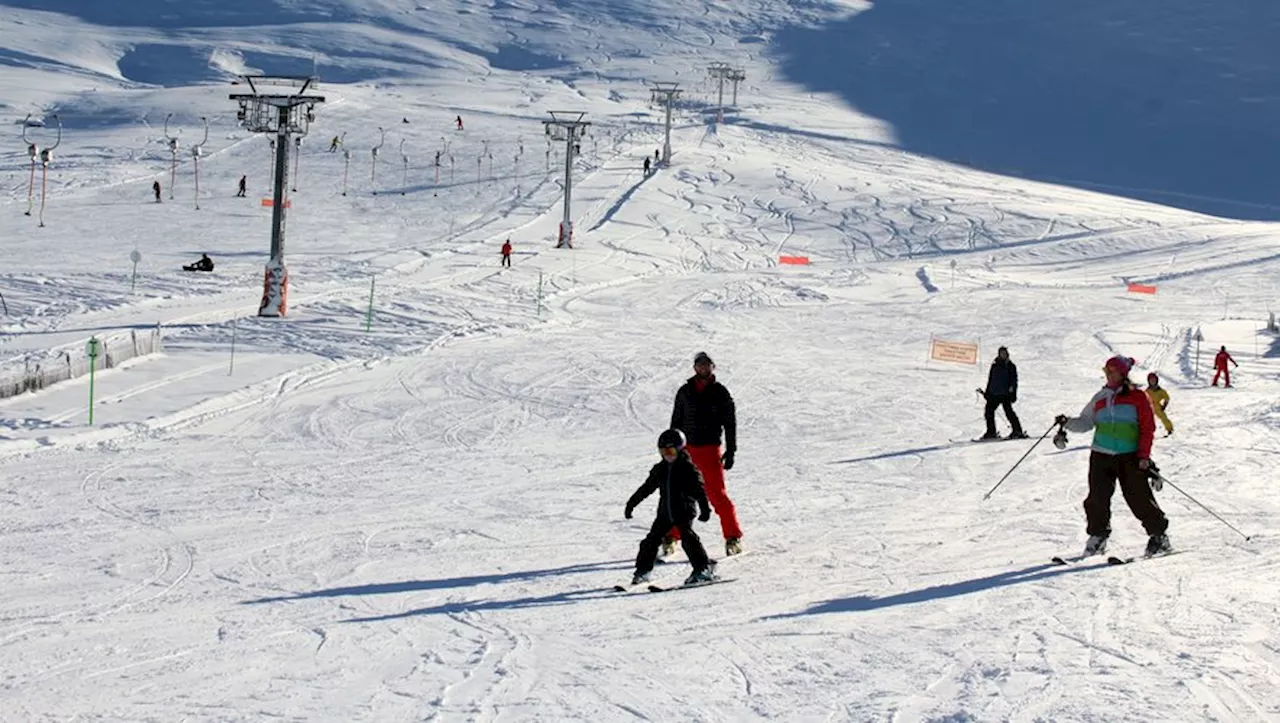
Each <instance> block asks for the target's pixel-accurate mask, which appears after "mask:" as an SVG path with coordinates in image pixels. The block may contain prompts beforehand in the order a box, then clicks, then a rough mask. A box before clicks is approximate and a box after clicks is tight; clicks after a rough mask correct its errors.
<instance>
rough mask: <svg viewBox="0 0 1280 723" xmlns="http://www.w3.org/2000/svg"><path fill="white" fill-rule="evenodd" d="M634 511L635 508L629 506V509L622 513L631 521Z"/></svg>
mask: <svg viewBox="0 0 1280 723" xmlns="http://www.w3.org/2000/svg"><path fill="white" fill-rule="evenodd" d="M634 509H635V508H634V507H632V506H631V505H627V509H626V510H624V511H623V513H622V515H623V517H626V518H627V519H628V520H629V519H631V512H632V511H633V510H634Z"/></svg>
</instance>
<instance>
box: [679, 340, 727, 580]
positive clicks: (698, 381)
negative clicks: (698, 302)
mask: <svg viewBox="0 0 1280 723" xmlns="http://www.w3.org/2000/svg"><path fill="white" fill-rule="evenodd" d="M715 368H716V365H715V363H713V362H712V361H711V357H709V356H707V353H706V352H705V351H701V352H698V354H697V356H695V357H694V358H693V376H692V377H690V378H689V380H688V381H686V382H685V383H684V385H683V386H681V387H680V389H679V391H677V392H676V400H675V406H674V408H673V409H672V410H671V428H672V429H679V430H680V431H682V432H684V435H685V437H686V438H687V439H688V440H689V441H688V445H687V446H686V447H685V449H687V450H688V451H689V456H690V457H692V458H693V464H694V466H696V467H697V468H698V471H700V472H702V479H703V482H704V484H705V485H706V489H707V500H708V501H709V502H710V503H711V507H712V509H714V510H715V511H716V516H717V517H719V518H720V530H721V532H723V533H724V554H726V555H736V554H738V553H740V552H742V528H741V527H740V526H739V525H738V513H737V511H736V510H735V509H734V507H733V500H731V499H729V494H728V492H726V491H725V486H724V473H725V471H726V470H731V469H733V455H734V453H735V452H736V451H737V450H738V420H737V411H736V409H735V407H734V403H733V396H732V395H730V394H729V390H728V389H726V388H725V386H724V385H723V384H721V383H720V382H718V381H716V376H715V373H714V372H715ZM722 429H723V430H724V453H723V454H721V452H720V432H721V430H722ZM679 539H680V531H679V530H675V529H673V530H672V531H671V533H670V534H669V535H668V536H667V537H666V539H664V540H663V543H662V547H663V552H664V553H665V554H670V553H671V552H674V550H675V543H676V541H677V540H679Z"/></svg>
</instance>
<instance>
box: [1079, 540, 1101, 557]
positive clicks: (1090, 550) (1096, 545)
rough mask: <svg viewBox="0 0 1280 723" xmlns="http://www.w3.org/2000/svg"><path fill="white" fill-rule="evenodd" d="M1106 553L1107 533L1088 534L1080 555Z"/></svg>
mask: <svg viewBox="0 0 1280 723" xmlns="http://www.w3.org/2000/svg"><path fill="white" fill-rule="evenodd" d="M1106 553H1107V535H1089V541H1088V542H1086V543H1084V554H1083V555H1082V557H1089V556H1091V555H1105V554H1106Z"/></svg>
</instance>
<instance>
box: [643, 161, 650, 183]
mask: <svg viewBox="0 0 1280 723" xmlns="http://www.w3.org/2000/svg"><path fill="white" fill-rule="evenodd" d="M649 168H650V162H649V157H648V156H645V157H644V177H645V178H648V177H649Z"/></svg>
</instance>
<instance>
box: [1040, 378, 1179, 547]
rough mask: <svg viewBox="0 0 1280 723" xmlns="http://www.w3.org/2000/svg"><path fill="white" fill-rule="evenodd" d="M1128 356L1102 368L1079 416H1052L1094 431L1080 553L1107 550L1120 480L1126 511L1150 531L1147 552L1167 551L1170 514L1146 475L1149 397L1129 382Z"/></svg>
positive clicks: (1151, 420) (1151, 422) (1151, 418)
mask: <svg viewBox="0 0 1280 723" xmlns="http://www.w3.org/2000/svg"><path fill="white" fill-rule="evenodd" d="M1133 364H1134V362H1133V360H1132V359H1129V358H1127V357H1122V356H1113V357H1111V358H1110V359H1108V360H1107V363H1106V365H1105V366H1104V367H1103V372H1104V373H1105V374H1106V376H1107V384H1106V386H1104V387H1103V388H1102V390H1101V391H1099V392H1098V393H1097V394H1095V395H1093V398H1092V399H1090V400H1089V403H1088V404H1086V405H1085V406H1084V409H1083V410H1081V412H1080V416H1078V417H1068V416H1066V415H1065V414H1060V415H1058V417H1057V418H1056V419H1055V420H1054V421H1056V422H1057V423H1058V425H1059V426H1061V427H1063V428H1065V429H1067V430H1070V431H1072V432H1087V431H1089V430H1090V429H1092V430H1094V433H1093V445H1092V450H1093V451H1092V452H1090V454H1089V495H1088V497H1086V498H1085V501H1084V512H1085V517H1086V519H1087V532H1088V533H1089V540H1088V542H1086V543H1085V546H1084V554H1085V555H1086V556H1088V555H1101V554H1103V553H1105V552H1106V551H1107V538H1108V537H1110V536H1111V497H1112V495H1114V494H1115V491H1116V481H1117V480H1118V481H1119V482H1120V492H1121V494H1123V495H1124V501H1125V502H1127V503H1128V504H1129V510H1130V511H1132V512H1133V515H1134V517H1137V518H1138V519H1139V520H1140V521H1141V522H1142V526H1143V528H1144V529H1145V530H1146V531H1147V535H1148V536H1149V537H1148V539H1147V551H1146V554H1147V555H1148V556H1150V555H1157V554H1160V553H1164V552H1169V551H1170V550H1172V549H1173V548H1172V546H1171V545H1170V544H1169V535H1168V534H1166V531H1167V530H1168V528H1169V519H1168V518H1167V517H1165V514H1164V512H1163V511H1162V510H1161V509H1160V505H1158V504H1156V497H1155V493H1154V492H1152V489H1151V486H1150V485H1149V484H1148V480H1147V469H1148V467H1149V466H1150V464H1151V442H1152V438H1153V437H1154V436H1155V429H1156V422H1155V415H1154V414H1153V413H1152V411H1151V400H1150V398H1148V397H1147V395H1146V394H1144V393H1143V392H1142V390H1140V389H1136V388H1134V386H1133V383H1132V382H1130V381H1129V370H1130V369H1132V368H1133Z"/></svg>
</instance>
